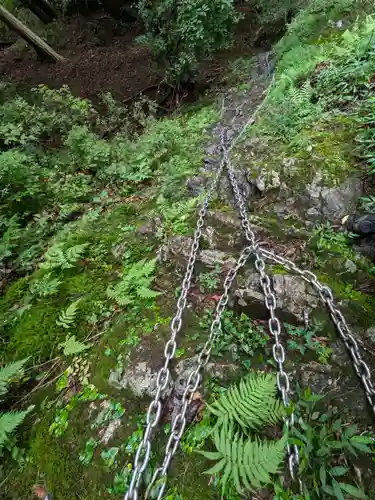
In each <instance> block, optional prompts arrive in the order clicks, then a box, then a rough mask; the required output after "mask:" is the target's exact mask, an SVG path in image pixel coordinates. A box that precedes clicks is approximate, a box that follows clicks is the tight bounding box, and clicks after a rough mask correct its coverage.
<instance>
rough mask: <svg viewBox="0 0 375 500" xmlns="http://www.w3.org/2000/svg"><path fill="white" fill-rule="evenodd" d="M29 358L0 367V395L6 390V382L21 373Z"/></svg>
mask: <svg viewBox="0 0 375 500" xmlns="http://www.w3.org/2000/svg"><path fill="white" fill-rule="evenodd" d="M28 360H29V358H25V359H20V360H18V361H14V362H13V363H9V364H7V365H5V366H3V367H2V368H0V396H1V395H2V394H5V393H6V392H7V387H8V384H9V383H10V382H11V380H12V379H13V378H14V377H16V376H17V375H21V374H22V369H23V367H24V365H25V363H26V362H27V361H28Z"/></svg>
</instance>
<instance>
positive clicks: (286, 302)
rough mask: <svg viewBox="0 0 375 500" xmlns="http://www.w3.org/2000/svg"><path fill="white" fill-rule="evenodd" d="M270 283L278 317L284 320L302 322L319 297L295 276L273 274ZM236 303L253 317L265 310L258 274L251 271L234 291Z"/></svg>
mask: <svg viewBox="0 0 375 500" xmlns="http://www.w3.org/2000/svg"><path fill="white" fill-rule="evenodd" d="M270 278H271V285H272V288H273V290H274V292H275V295H276V301H277V307H278V309H279V311H280V317H281V318H282V319H284V320H285V321H289V322H293V323H296V322H297V323H298V322H303V321H304V318H305V315H306V313H307V314H310V313H311V311H312V310H314V309H315V308H316V307H317V306H318V304H319V299H318V297H317V296H316V294H315V293H314V291H313V289H312V287H311V286H310V285H309V284H308V283H306V282H305V281H303V280H302V279H301V278H298V277H297V276H293V275H289V274H275V275H273V276H271V277H270ZM235 295H236V297H237V298H238V305H239V306H240V307H242V308H245V310H246V311H248V312H249V313H250V315H251V316H253V314H251V311H254V314H256V315H257V316H255V317H262V316H264V315H265V314H266V315H267V311H266V309H265V306H264V296H263V293H262V290H261V287H260V284H259V274H258V273H253V272H251V273H250V274H249V275H248V276H247V277H246V280H245V284H244V286H243V287H241V288H239V289H237V290H236V291H235Z"/></svg>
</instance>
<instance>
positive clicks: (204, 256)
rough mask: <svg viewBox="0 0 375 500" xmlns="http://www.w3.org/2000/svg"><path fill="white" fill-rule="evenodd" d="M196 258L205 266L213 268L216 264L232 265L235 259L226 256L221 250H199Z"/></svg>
mask: <svg viewBox="0 0 375 500" xmlns="http://www.w3.org/2000/svg"><path fill="white" fill-rule="evenodd" d="M198 260H199V261H200V262H202V264H204V265H205V266H207V267H212V268H215V267H216V266H217V265H218V264H219V265H220V266H234V265H235V264H236V259H235V258H233V257H230V256H228V255H227V254H226V253H225V252H222V251H221V250H201V252H200V253H199V255H198Z"/></svg>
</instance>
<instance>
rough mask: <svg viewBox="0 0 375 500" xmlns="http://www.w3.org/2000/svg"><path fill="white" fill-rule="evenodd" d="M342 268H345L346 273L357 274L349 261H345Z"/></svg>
mask: <svg viewBox="0 0 375 500" xmlns="http://www.w3.org/2000/svg"><path fill="white" fill-rule="evenodd" d="M344 267H345V269H346V271H348V273H356V272H357V266H356V264H355V263H354V262H353V261H352V260H350V259H346V261H345V263H344Z"/></svg>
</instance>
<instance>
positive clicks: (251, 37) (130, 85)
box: [0, 12, 262, 108]
mask: <svg viewBox="0 0 375 500" xmlns="http://www.w3.org/2000/svg"><path fill="white" fill-rule="evenodd" d="M42 30H43V31H42V33H41V34H42V36H43V37H44V38H45V39H46V40H47V41H48V43H50V45H51V46H52V47H53V48H54V49H55V50H56V51H57V52H59V53H60V54H61V55H63V56H65V57H66V59H67V61H66V62H64V63H61V62H60V63H50V62H43V61H41V60H39V59H38V57H37V55H36V53H35V51H34V50H33V49H32V48H30V47H28V46H27V45H26V44H25V43H24V42H23V41H21V40H19V41H18V42H17V43H16V44H14V45H12V46H11V47H3V48H0V79H2V80H6V81H10V82H11V83H13V84H16V85H18V86H20V87H23V88H30V87H33V86H36V85H39V84H45V85H48V86H50V87H52V88H60V87H61V86H62V85H68V86H69V87H70V89H71V90H72V92H73V93H74V94H76V95H79V96H81V97H86V98H89V99H92V100H94V102H95V100H97V97H98V96H99V95H100V94H101V93H103V92H107V91H110V92H111V93H112V95H113V96H114V97H115V98H116V99H118V100H120V101H128V100H131V99H132V98H133V97H136V96H137V95H139V93H141V92H142V93H144V94H146V95H148V97H150V98H152V99H155V100H156V101H158V102H159V103H160V102H161V101H163V99H164V100H165V95H166V92H167V93H168V92H169V91H170V89H169V90H168V89H165V88H164V89H163V90H162V91H161V90H160V87H159V84H160V82H161V81H162V80H163V70H162V69H161V68H157V66H156V64H155V62H154V61H153V59H152V55H151V53H150V51H149V50H148V49H147V48H146V47H144V46H142V45H140V44H138V43H137V41H136V38H137V37H138V36H139V35H140V34H141V32H142V31H141V28H140V26H139V25H137V24H136V23H133V24H124V23H119V22H117V21H116V20H114V19H113V18H112V17H110V16H109V15H108V14H106V13H104V12H96V13H93V14H90V15H88V16H85V17H83V16H81V15H75V16H72V17H67V18H65V19H60V20H58V21H57V22H55V23H53V24H52V25H49V26H48V27H43V28H42ZM259 36H260V37H261V36H262V33H260V30H259V28H257V27H254V25H253V24H252V22H251V16H250V17H249V18H248V19H245V20H244V21H243V22H242V23H241V24H240V26H239V27H238V30H237V35H236V42H235V45H234V47H233V49H232V50H230V51H229V52H228V51H227V52H224V53H221V54H217V55H216V56H215V58H214V59H213V60H211V61H208V62H204V63H203V64H202V65H201V69H200V72H199V74H198V77H197V83H196V85H195V86H194V87H193V88H191V89H188V91H187V93H185V95H184V96H182V97H183V99H185V100H190V101H191V100H194V99H196V97H197V94H199V93H201V92H202V90H203V91H204V90H205V89H207V88H208V87H212V86H214V87H215V86H216V85H217V84H218V83H220V81H221V80H222V78H223V74H225V72H226V71H227V67H228V62H229V61H230V60H231V59H233V58H235V57H238V56H244V55H247V56H248V55H249V54H251V53H254V45H255V42H256V39H257V38H258V37H259ZM174 106H175V102H174V103H172V102H169V103H168V107H169V108H170V107H172V108H173V107H174Z"/></svg>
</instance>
